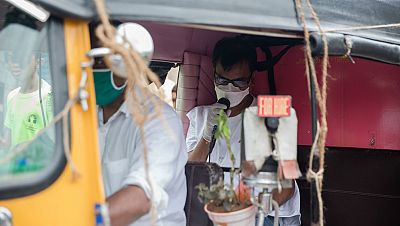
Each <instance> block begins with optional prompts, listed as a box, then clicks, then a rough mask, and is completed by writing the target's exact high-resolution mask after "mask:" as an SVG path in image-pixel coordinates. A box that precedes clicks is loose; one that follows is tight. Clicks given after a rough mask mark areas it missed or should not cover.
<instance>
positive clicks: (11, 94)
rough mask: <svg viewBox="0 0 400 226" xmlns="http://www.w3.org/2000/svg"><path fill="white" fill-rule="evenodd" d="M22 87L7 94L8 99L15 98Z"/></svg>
mask: <svg viewBox="0 0 400 226" xmlns="http://www.w3.org/2000/svg"><path fill="white" fill-rule="evenodd" d="M20 89H21V87H18V88H15V89H13V90H11V92H10V93H9V94H8V95H7V101H8V102H9V101H11V100H12V99H14V97H15V96H16V95H17V94H18V93H19V90H20Z"/></svg>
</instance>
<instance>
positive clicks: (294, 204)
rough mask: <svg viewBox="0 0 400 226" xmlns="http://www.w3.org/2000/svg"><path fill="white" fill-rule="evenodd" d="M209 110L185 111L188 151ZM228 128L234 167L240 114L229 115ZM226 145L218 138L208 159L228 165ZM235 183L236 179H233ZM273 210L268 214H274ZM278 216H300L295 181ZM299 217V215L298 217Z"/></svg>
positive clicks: (237, 154) (198, 139)
mask: <svg viewBox="0 0 400 226" xmlns="http://www.w3.org/2000/svg"><path fill="white" fill-rule="evenodd" d="M209 110H210V107H208V106H198V107H195V108H193V109H192V110H191V111H189V112H188V113H187V116H188V118H189V120H190V126H189V130H188V133H187V137H186V146H187V150H188V151H192V150H193V149H194V148H195V147H196V145H197V143H198V142H199V141H200V139H201V138H202V136H203V129H204V126H205V125H206V120H207V114H208V111H209ZM228 124H229V128H230V130H231V148H232V151H233V153H234V155H235V159H236V162H235V167H237V168H238V167H240V140H241V139H240V138H241V125H242V119H241V115H240V114H239V115H237V116H235V117H230V118H229V119H228ZM226 152H227V147H226V143H225V140H223V139H219V140H217V141H216V142H215V146H214V149H213V151H212V153H211V156H210V161H211V162H215V163H217V164H218V165H220V166H221V167H230V166H231V162H230V160H229V157H228V154H227V153H226ZM224 178H225V183H229V173H225V177H224ZM235 181H236V183H237V181H238V180H237V179H236V180H235ZM274 214H275V213H274V212H272V213H270V214H269V215H271V216H274ZM279 216H280V217H294V216H300V193H299V188H298V186H297V183H295V192H294V194H293V196H292V198H291V199H289V200H288V201H287V202H285V203H284V204H283V205H281V206H280V208H279ZM298 218H299V217H298ZM284 225H296V224H291V223H290V224H284Z"/></svg>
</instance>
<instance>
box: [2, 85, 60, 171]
mask: <svg viewBox="0 0 400 226" xmlns="http://www.w3.org/2000/svg"><path fill="white" fill-rule="evenodd" d="M41 97H42V98H41V99H42V106H43V113H42V108H41V104H40V97H39V90H37V91H34V92H32V93H21V92H20V88H17V89H14V90H13V91H11V92H10V93H9V94H8V97H7V105H6V106H7V111H6V116H5V120H4V125H5V127H7V128H8V129H9V130H10V136H11V147H10V150H12V149H14V148H15V147H16V146H18V145H19V144H22V143H24V142H27V141H29V140H31V139H32V138H33V137H34V136H35V135H36V134H37V133H38V132H39V131H40V130H41V129H43V128H44V127H45V126H46V125H48V124H49V122H51V120H52V119H53V98H52V93H51V86H50V85H49V84H48V83H47V82H46V81H44V80H42V89H41ZM54 132H55V131H54V129H52V130H50V131H49V132H47V133H45V134H43V135H42V136H40V137H39V138H38V139H37V140H35V141H34V142H33V143H32V144H31V145H29V147H28V148H27V149H26V150H25V151H23V152H21V153H20V154H18V155H17V156H16V157H15V158H14V159H13V161H12V162H10V166H9V167H8V170H11V171H12V172H26V171H37V170H39V169H41V168H43V167H45V166H46V164H47V163H48V162H49V161H50V160H51V157H52V154H53V152H54V147H55V146H54ZM10 167H11V168H10ZM0 171H2V170H1V169H0ZM3 171H5V169H3Z"/></svg>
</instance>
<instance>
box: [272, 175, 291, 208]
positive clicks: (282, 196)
mask: <svg viewBox="0 0 400 226" xmlns="http://www.w3.org/2000/svg"><path fill="white" fill-rule="evenodd" d="M294 189H295V184H294V180H293V181H292V187H291V188H283V189H282V191H281V192H280V193H279V192H278V189H274V190H273V191H272V198H273V199H274V200H275V201H276V202H277V203H278V204H279V206H281V205H282V204H284V203H285V202H287V201H288V200H289V199H291V198H292V196H293V194H294Z"/></svg>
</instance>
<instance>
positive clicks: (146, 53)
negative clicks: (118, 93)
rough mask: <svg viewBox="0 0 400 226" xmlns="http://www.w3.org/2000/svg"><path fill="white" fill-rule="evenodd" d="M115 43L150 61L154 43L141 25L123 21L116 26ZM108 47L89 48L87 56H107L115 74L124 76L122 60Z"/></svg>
mask: <svg viewBox="0 0 400 226" xmlns="http://www.w3.org/2000/svg"><path fill="white" fill-rule="evenodd" d="M115 40H116V42H117V43H119V44H122V45H123V46H124V47H125V48H130V47H132V48H133V49H135V50H136V51H137V52H138V53H139V55H140V56H142V57H143V59H144V60H145V61H146V62H147V64H148V63H149V62H150V60H151V58H152V56H153V52H154V44H153V38H152V37H151V35H150V33H149V32H148V31H147V29H146V28H144V27H143V26H142V25H140V24H137V23H131V22H129V23H123V24H121V25H119V26H118V27H117V34H116V36H115ZM111 53H112V51H111V49H109V48H106V47H102V48H94V49H91V50H90V51H89V52H88V53H87V56H88V57H89V58H92V59H93V58H98V57H108V59H109V61H110V62H111V64H112V66H113V69H114V70H115V71H114V72H115V74H116V75H118V76H120V77H124V78H126V73H125V65H124V60H123V58H122V56H121V55H119V54H111Z"/></svg>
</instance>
